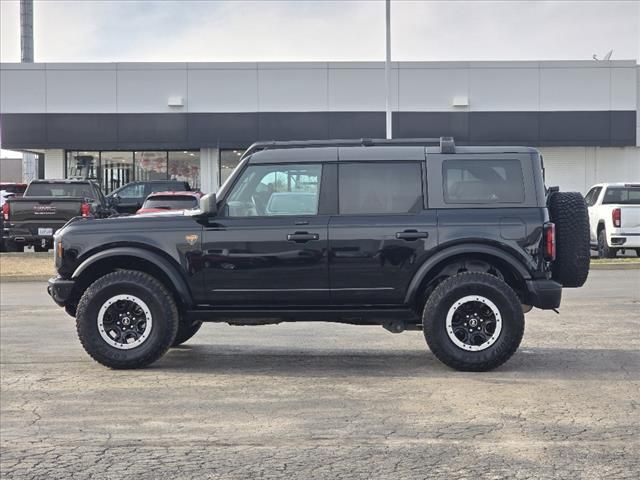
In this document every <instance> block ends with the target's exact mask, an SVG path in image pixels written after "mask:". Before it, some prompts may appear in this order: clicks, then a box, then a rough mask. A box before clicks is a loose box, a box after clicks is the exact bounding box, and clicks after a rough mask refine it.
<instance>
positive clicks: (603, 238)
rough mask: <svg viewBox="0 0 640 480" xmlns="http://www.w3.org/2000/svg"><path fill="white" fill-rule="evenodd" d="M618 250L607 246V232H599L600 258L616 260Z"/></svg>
mask: <svg viewBox="0 0 640 480" xmlns="http://www.w3.org/2000/svg"><path fill="white" fill-rule="evenodd" d="M617 254H618V250H616V249H615V248H611V247H609V245H608V244H607V232H606V230H605V229H604V228H603V229H602V230H600V231H599V232H598V257H600V258H616V255H617Z"/></svg>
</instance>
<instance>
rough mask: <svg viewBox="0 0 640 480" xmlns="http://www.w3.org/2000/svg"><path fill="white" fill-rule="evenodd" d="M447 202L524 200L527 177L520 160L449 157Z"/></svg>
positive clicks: (445, 176)
mask: <svg viewBox="0 0 640 480" xmlns="http://www.w3.org/2000/svg"><path fill="white" fill-rule="evenodd" d="M442 177H443V190H444V201H445V203H467V204H469V203H476V204H483V203H488V204H490V203H522V202H524V177H523V174H522V166H521V164H520V161H519V160H499V159H496V160H489V159H486V160H455V159H451V160H445V161H444V162H442Z"/></svg>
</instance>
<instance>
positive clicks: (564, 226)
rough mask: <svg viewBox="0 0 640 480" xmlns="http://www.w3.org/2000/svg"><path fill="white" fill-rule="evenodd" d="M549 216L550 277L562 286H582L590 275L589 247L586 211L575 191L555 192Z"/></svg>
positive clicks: (583, 202)
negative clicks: (552, 238) (552, 242)
mask: <svg viewBox="0 0 640 480" xmlns="http://www.w3.org/2000/svg"><path fill="white" fill-rule="evenodd" d="M548 203H549V205H548V206H549V216H550V217H551V221H552V222H553V223H555V225H556V260H555V261H554V262H553V266H552V272H553V278H554V279H555V280H557V281H558V282H560V283H561V284H562V286H563V287H581V286H582V285H584V282H586V281H587V277H588V276H589V263H590V261H591V247H590V242H591V240H590V238H589V235H590V234H589V213H588V211H587V204H586V203H585V201H584V197H583V196H582V195H581V194H580V193H578V192H556V193H553V194H552V195H551V197H550V198H549V202H548Z"/></svg>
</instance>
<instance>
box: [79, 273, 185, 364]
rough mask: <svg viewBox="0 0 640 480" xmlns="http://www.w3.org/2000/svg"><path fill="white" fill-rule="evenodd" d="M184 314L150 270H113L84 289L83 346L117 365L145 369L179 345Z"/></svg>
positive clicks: (95, 356)
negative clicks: (179, 330) (148, 271)
mask: <svg viewBox="0 0 640 480" xmlns="http://www.w3.org/2000/svg"><path fill="white" fill-rule="evenodd" d="M178 323H179V315H178V310H177V308H176V304H175V302H174V300H173V297H172V296H171V294H170V293H169V292H168V291H167V289H166V288H165V287H164V285H162V283H160V282H159V281H158V280H156V279H155V278H154V277H152V276H151V275H149V274H146V273H143V272H137V271H131V270H120V271H117V272H113V273H109V274H107V275H105V276H103V277H101V278H99V279H98V280H96V281H95V282H94V283H92V284H91V285H90V286H89V288H87V290H86V291H85V292H84V294H83V295H82V298H81V299H80V302H79V303H78V309H77V312H76V328H77V330H78V336H79V337H80V341H81V342H82V346H83V347H84V349H85V350H86V352H87V353H88V354H89V355H91V357H93V359H94V360H96V361H97V362H99V363H101V364H102V365H105V366H107V367H111V368H139V367H144V366H146V365H149V364H150V363H153V362H154V361H156V360H157V359H159V358H160V357H161V356H162V355H164V353H165V352H166V351H167V350H168V349H169V347H170V346H171V345H172V344H173V342H174V340H175V338H176V332H177V331H178Z"/></svg>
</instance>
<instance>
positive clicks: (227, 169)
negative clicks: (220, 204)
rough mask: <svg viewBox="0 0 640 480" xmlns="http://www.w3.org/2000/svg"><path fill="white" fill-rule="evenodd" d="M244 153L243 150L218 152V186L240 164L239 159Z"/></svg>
mask: <svg viewBox="0 0 640 480" xmlns="http://www.w3.org/2000/svg"><path fill="white" fill-rule="evenodd" d="M243 153H244V150H220V185H222V184H223V183H224V182H225V181H226V180H227V178H229V175H231V172H233V171H234V170H235V168H236V167H237V166H238V164H239V163H240V157H241V156H242V154H243Z"/></svg>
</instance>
